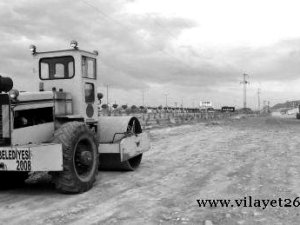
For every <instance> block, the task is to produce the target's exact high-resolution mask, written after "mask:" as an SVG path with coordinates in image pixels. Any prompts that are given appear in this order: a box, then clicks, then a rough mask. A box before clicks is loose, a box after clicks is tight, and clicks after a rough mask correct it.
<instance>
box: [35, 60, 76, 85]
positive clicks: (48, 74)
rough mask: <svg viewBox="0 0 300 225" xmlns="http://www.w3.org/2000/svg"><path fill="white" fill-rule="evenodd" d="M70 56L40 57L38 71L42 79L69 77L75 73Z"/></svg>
mask: <svg viewBox="0 0 300 225" xmlns="http://www.w3.org/2000/svg"><path fill="white" fill-rule="evenodd" d="M74 66H75V65H74V58H73V57H72V56H63V57H52V58H42V59H40V65H39V73H40V79H42V80H55V79H70V78H73V77H74V75H75V67H74Z"/></svg>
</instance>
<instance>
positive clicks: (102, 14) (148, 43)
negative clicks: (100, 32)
mask: <svg viewBox="0 0 300 225" xmlns="http://www.w3.org/2000/svg"><path fill="white" fill-rule="evenodd" d="M80 1H81V2H82V3H84V4H85V5H88V6H89V7H91V8H92V9H94V10H95V11H96V12H97V13H98V14H99V15H101V16H102V17H104V18H106V19H107V20H110V21H112V22H114V23H117V24H118V25H120V26H122V27H125V28H128V26H127V25H125V24H123V23H120V22H119V21H118V20H116V19H113V18H111V16H109V15H108V14H106V13H104V12H103V11H101V10H100V9H99V8H98V7H96V6H95V5H93V4H91V3H89V2H88V1H86V0H80ZM155 23H156V24H158V26H160V27H161V28H162V27H163V26H162V25H160V24H159V23H158V22H157V21H156V22H155ZM167 33H168V34H169V35H170V36H172V37H173V35H172V33H170V32H168V31H167ZM140 40H141V41H143V42H144V43H146V44H147V45H149V46H151V47H153V48H154V49H156V48H157V47H156V46H155V45H153V44H151V43H150V42H148V41H146V40H144V39H142V38H140ZM156 50H158V51H160V52H162V53H164V54H165V55H168V56H170V57H171V58H173V59H174V60H176V61H178V62H179V63H181V65H183V66H184V67H185V68H186V69H188V70H191V71H193V69H194V68H192V67H191V66H190V65H189V64H186V63H185V62H183V61H182V60H181V59H179V58H177V57H176V56H174V55H172V54H170V53H169V52H167V51H165V50H164V49H156Z"/></svg>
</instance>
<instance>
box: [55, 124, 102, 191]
mask: <svg viewBox="0 0 300 225" xmlns="http://www.w3.org/2000/svg"><path fill="white" fill-rule="evenodd" d="M52 142H54V143H61V144H62V148H63V168H64V170H63V171H62V172H55V173H54V174H53V181H54V183H55V187H56V189H57V190H58V191H60V192H63V193H81V192H85V191H88V190H89V189H91V188H92V186H93V184H94V182H95V179H96V176H97V173H98V165H99V160H98V144H97V140H96V137H95V135H94V133H93V132H92V131H91V130H90V129H89V128H88V127H87V126H86V125H85V124H84V123H81V122H69V123H66V124H64V125H62V126H61V127H60V128H59V129H58V130H56V131H55V133H54V137H53V141H52Z"/></svg>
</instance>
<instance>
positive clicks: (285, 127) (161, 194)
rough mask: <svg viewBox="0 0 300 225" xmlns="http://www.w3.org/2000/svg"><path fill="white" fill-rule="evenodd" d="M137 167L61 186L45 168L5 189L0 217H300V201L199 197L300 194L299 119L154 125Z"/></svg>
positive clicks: (194, 220) (49, 220)
mask: <svg viewBox="0 0 300 225" xmlns="http://www.w3.org/2000/svg"><path fill="white" fill-rule="evenodd" d="M151 137H152V149H151V151H149V152H147V153H145V154H144V156H143V157H144V158H143V160H142V163H141V165H140V167H139V168H138V170H137V171H135V172H102V171H100V173H99V175H98V179H97V182H96V183H95V185H94V187H93V189H92V190H90V191H89V192H87V193H84V194H79V195H63V194H59V193H56V191H55V190H54V188H53V187H52V186H51V185H50V184H49V180H48V179H47V178H48V177H47V176H45V177H44V178H43V179H41V180H39V181H38V182H37V183H31V184H26V185H25V186H24V187H21V188H18V189H14V190H9V191H1V192H0V202H1V204H0V224H16V225H19V224H30V225H33V224H43V225H44V224H55V225H58V224H85V225H89V224H118V225H119V224H120V225H125V224H126V225H127V224H133V225H140V224H205V225H212V224H213V225H215V224H220V225H221V224H222V225H234V224H245V225H246V224H264V225H265V224H270V225H276V224H284V225H287V224H300V207H298V208H296V207H290V208H283V207H267V208H266V209H262V208H255V207H229V208H222V207H207V208H204V207H199V205H198V203H197V201H196V200H197V199H232V200H234V199H243V198H244V197H247V196H252V197H253V198H255V199H270V200H272V199H278V198H283V199H285V198H291V199H294V198H296V197H297V196H300V174H299V171H300V149H299V147H300V145H299V143H300V120H296V119H293V118H289V119H287V118H285V119H280V118H271V117H264V118H242V119H232V120H227V121H218V122H209V123H200V124H195V125H183V126H178V127H169V128H163V129H156V130H152V131H151Z"/></svg>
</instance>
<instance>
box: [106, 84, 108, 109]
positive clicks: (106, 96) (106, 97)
mask: <svg viewBox="0 0 300 225" xmlns="http://www.w3.org/2000/svg"><path fill="white" fill-rule="evenodd" d="M106 104H107V107H108V84H107V85H106Z"/></svg>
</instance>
